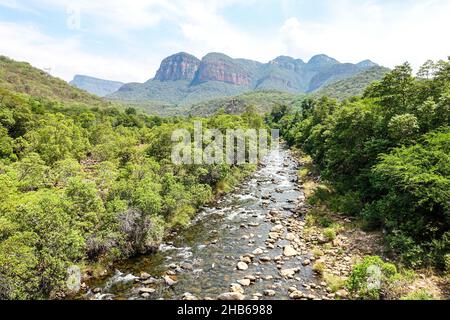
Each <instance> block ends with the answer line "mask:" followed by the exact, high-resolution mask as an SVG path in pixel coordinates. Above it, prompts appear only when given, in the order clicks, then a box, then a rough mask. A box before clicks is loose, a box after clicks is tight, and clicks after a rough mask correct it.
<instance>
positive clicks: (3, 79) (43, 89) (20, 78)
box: [0, 56, 109, 106]
mask: <svg viewBox="0 0 450 320" xmlns="http://www.w3.org/2000/svg"><path fill="white" fill-rule="evenodd" d="M0 88H3V89H9V90H11V91H13V92H20V93H25V94H29V95H31V96H33V97H35V98H44V99H48V100H50V99H51V100H57V101H63V102H66V103H85V104H89V105H92V106H105V105H108V104H109V103H108V102H106V101H105V100H103V99H101V98H99V97H97V96H95V95H92V94H89V93H87V92H86V91H83V90H80V89H77V88H75V87H72V86H70V85H69V84H68V83H67V82H65V81H64V80H61V79H58V78H55V77H52V76H51V75H49V74H48V73H46V72H44V71H42V70H39V69H37V68H34V67H32V66H31V65H30V64H28V63H26V62H17V61H14V60H11V59H9V58H7V57H4V56H0Z"/></svg>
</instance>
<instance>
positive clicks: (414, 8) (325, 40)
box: [280, 0, 450, 67]
mask: <svg viewBox="0 0 450 320" xmlns="http://www.w3.org/2000/svg"><path fill="white" fill-rule="evenodd" d="M330 10H331V12H332V13H333V15H332V18H331V19H330V20H328V21H327V22H326V23H321V24H316V23H314V22H311V21H300V20H299V19H298V18H296V17H292V18H290V19H288V20H286V21H285V23H284V25H283V26H282V28H281V29H280V35H281V38H282V41H283V44H284V48H285V51H286V53H288V54H291V55H294V56H299V57H302V58H304V59H308V58H309V57H311V55H313V54H317V53H326V54H328V55H330V56H333V57H335V58H337V59H339V60H341V61H344V62H346V61H350V62H357V61H360V60H362V59H367V58H370V59H372V60H374V61H377V62H379V63H381V64H384V65H386V66H389V67H393V66H395V65H398V64H400V63H403V62H404V61H406V60H408V61H409V62H411V63H412V64H413V65H414V66H415V67H417V66H419V65H420V64H422V63H423V62H425V61H426V60H427V59H435V60H436V59H445V58H446V56H447V55H448V54H450V34H449V32H448V30H450V20H449V19H448V13H449V12H450V3H449V2H448V1H443V0H428V1H410V4H408V5H406V6H405V5H403V6H401V7H397V6H395V5H386V4H385V3H384V4H381V3H380V2H377V1H365V2H359V5H357V4H355V1H350V0H341V1H332V2H331V1H330Z"/></svg>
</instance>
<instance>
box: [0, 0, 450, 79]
mask: <svg viewBox="0 0 450 320" xmlns="http://www.w3.org/2000/svg"><path fill="white" fill-rule="evenodd" d="M75 3H76V4H75ZM449 16H450V1H449V0H278V1H276V0H240V1H239V0H128V1H126V0H78V1H72V0H0V55H6V56H8V57H10V58H13V59H15V60H20V61H27V62H29V63H31V64H32V65H33V66H35V67H38V68H41V69H45V70H48V71H49V72H50V73H51V74H52V75H54V76H57V77H60V78H62V79H64V80H67V81H70V80H71V79H72V78H73V76H74V75H75V74H86V75H90V76H94V77H99V78H103V79H110V80H117V81H122V82H144V81H146V80H148V79H150V78H152V77H153V76H154V75H155V72H156V71H157V69H158V68H159V64H160V62H161V61H162V60H163V59H164V58H165V57H167V56H169V55H172V54H174V53H177V52H181V51H183V52H188V53H191V54H193V55H195V56H197V57H198V58H202V57H203V56H205V55H206V54H207V53H209V52H222V53H225V54H227V55H229V56H231V57H233V58H247V59H253V60H258V61H260V62H268V61H270V60H273V59H274V58H276V57H277V56H280V55H289V56H292V57H295V58H301V59H303V60H305V61H308V60H309V59H310V58H311V57H312V56H313V55H316V54H327V55H329V56H331V57H333V58H335V59H337V60H339V61H341V62H352V63H356V62H359V61H362V60H365V59H371V60H373V61H375V62H377V63H379V64H381V65H384V66H386V67H394V66H395V65H398V64H401V63H403V62H405V61H409V62H410V63H411V64H412V65H413V66H414V67H415V68H418V66H420V65H421V64H422V63H423V62H425V61H426V60H428V59H434V60H438V59H446V58H447V56H449V55H450V19H449V18H448V17H449Z"/></svg>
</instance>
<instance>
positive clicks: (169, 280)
mask: <svg viewBox="0 0 450 320" xmlns="http://www.w3.org/2000/svg"><path fill="white" fill-rule="evenodd" d="M163 279H164V282H165V283H166V285H168V286H169V287H171V286H173V285H174V284H176V283H177V282H176V281H175V280H173V279H172V278H171V277H169V276H165V277H164V278H163Z"/></svg>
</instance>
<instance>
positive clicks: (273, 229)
mask: <svg viewBox="0 0 450 320" xmlns="http://www.w3.org/2000/svg"><path fill="white" fill-rule="evenodd" d="M283 228H284V227H283V225H281V224H277V225H276V226H275V227H273V228H272V229H271V230H270V232H275V233H280V232H281V231H283Z"/></svg>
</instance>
